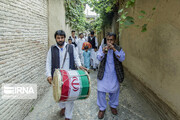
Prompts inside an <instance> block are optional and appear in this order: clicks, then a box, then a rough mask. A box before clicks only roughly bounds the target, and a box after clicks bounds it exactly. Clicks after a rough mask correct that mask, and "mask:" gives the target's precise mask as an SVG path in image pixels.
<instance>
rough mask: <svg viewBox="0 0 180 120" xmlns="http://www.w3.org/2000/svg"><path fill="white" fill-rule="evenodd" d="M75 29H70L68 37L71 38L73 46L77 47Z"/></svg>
mask: <svg viewBox="0 0 180 120" xmlns="http://www.w3.org/2000/svg"><path fill="white" fill-rule="evenodd" d="M75 32H76V31H75V30H72V31H71V36H69V38H71V39H72V44H74V46H75V47H77V44H78V38H77V36H75Z"/></svg>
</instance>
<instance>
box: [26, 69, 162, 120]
mask: <svg viewBox="0 0 180 120" xmlns="http://www.w3.org/2000/svg"><path fill="white" fill-rule="evenodd" d="M96 75H97V72H94V71H93V72H91V73H90V77H91V94H90V97H89V98H88V99H86V100H77V101H75V106H74V113H73V120H98V117H97V113H98V106H97V104H96V100H97V79H96ZM107 100H108V97H107ZM59 111H60V108H59V105H58V103H55V101H54V99H53V95H52V87H51V88H50V89H49V91H48V92H47V93H46V94H45V95H44V97H43V98H42V99H41V100H40V101H39V102H38V103H37V104H36V105H35V106H34V109H33V110H32V112H30V113H29V114H28V116H27V117H26V118H25V119H24V120H64V118H61V117H60V116H59ZM104 120H159V117H158V114H157V113H156V112H154V111H153V110H152V108H151V106H150V105H149V104H148V103H147V102H146V101H145V100H144V98H142V96H141V95H139V94H138V93H137V92H136V91H135V90H134V89H133V87H132V85H131V82H130V80H128V77H126V78H125V80H124V83H123V84H122V85H121V93H120V97H119V107H118V115H117V116H114V115H112V114H111V111H110V109H109V106H108V107H107V110H106V113H105V117H104Z"/></svg>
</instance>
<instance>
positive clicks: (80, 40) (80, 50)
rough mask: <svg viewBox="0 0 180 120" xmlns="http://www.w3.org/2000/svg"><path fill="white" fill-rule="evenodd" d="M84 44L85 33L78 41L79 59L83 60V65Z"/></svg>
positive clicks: (80, 35) (82, 61) (81, 34)
mask: <svg viewBox="0 0 180 120" xmlns="http://www.w3.org/2000/svg"><path fill="white" fill-rule="evenodd" d="M84 42H85V39H84V35H83V33H80V34H79V39H78V54H79V58H80V60H81V64H83V63H84V57H83V50H82V46H83V43H84Z"/></svg>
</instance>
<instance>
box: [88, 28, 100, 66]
mask: <svg viewBox="0 0 180 120" xmlns="http://www.w3.org/2000/svg"><path fill="white" fill-rule="evenodd" d="M88 42H89V43H90V44H91V45H92V49H91V54H94V48H95V47H97V48H98V41H97V38H96V36H94V31H91V34H90V36H89V37H88ZM92 58H93V56H91V58H90V59H91V66H93V60H92Z"/></svg>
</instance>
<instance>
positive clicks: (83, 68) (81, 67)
mask: <svg viewBox="0 0 180 120" xmlns="http://www.w3.org/2000/svg"><path fill="white" fill-rule="evenodd" d="M79 68H80V69H82V70H85V71H88V69H87V68H85V67H83V66H80V67H79Z"/></svg>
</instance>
